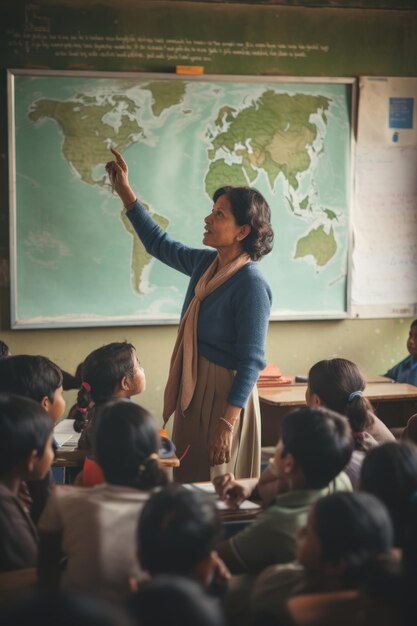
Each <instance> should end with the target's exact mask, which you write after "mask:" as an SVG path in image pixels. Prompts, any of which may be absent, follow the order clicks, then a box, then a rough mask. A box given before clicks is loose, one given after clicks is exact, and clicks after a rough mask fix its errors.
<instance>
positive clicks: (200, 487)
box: [186, 482, 260, 511]
mask: <svg viewBox="0 0 417 626" xmlns="http://www.w3.org/2000/svg"><path fill="white" fill-rule="evenodd" d="M186 487H188V489H196V490H197V491H203V492H204V493H206V494H208V495H212V496H216V490H215V489H214V485H213V483H209V482H207V483H191V484H189V485H186ZM215 504H216V508H217V509H218V510H219V511H231V510H235V509H232V508H231V507H230V506H228V504H227V502H224V500H220V499H219V498H218V497H217V496H216V500H215ZM259 508H260V505H259V504H256V502H251V501H250V500H244V501H243V502H242V503H241V504H240V505H239V510H240V511H255V510H256V509H259Z"/></svg>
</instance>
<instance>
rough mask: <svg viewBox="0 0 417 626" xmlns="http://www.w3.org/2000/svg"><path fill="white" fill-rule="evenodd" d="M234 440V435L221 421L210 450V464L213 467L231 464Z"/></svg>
mask: <svg viewBox="0 0 417 626" xmlns="http://www.w3.org/2000/svg"><path fill="white" fill-rule="evenodd" d="M232 440H233V434H232V433H231V432H230V430H228V428H227V427H226V426H224V425H223V424H222V422H220V421H219V423H218V425H217V428H216V432H215V433H214V437H213V440H212V441H211V443H210V445H209V450H208V454H209V463H210V465H211V466H212V467H213V466H214V465H222V464H223V463H229V461H230V458H231V454H232Z"/></svg>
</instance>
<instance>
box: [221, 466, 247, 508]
mask: <svg viewBox="0 0 417 626" xmlns="http://www.w3.org/2000/svg"><path fill="white" fill-rule="evenodd" d="M257 484H258V479H257V478H242V479H240V480H236V478H235V477H234V475H233V474H230V473H228V474H223V475H222V476H217V477H216V478H214V480H213V485H214V488H215V489H216V493H218V495H219V498H220V499H221V500H224V501H225V502H227V504H228V505H229V506H230V507H232V508H233V507H234V508H239V505H240V504H242V502H243V500H246V499H247V498H250V497H251V495H252V494H253V492H254V490H255V489H256V486H257Z"/></svg>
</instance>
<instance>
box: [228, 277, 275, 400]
mask: <svg viewBox="0 0 417 626" xmlns="http://www.w3.org/2000/svg"><path fill="white" fill-rule="evenodd" d="M259 278H261V276H260V275H259V276H258V280H254V281H251V284H250V286H249V285H248V289H245V290H244V291H243V292H239V294H237V297H236V318H235V323H236V331H237V335H236V358H237V367H236V376H235V378H234V381H233V384H232V388H231V390H230V393H229V397H228V402H229V403H230V404H233V405H235V406H241V407H243V406H245V404H246V402H247V399H248V397H249V395H250V393H251V391H252V389H253V387H254V385H255V383H256V381H257V380H258V377H259V372H260V371H261V370H263V369H264V367H265V366H266V362H265V343H266V335H267V332H268V321H269V313H270V309H271V300H272V297H271V291H270V288H269V285H268V284H267V283H266V282H265V281H264V280H262V279H261V280H259Z"/></svg>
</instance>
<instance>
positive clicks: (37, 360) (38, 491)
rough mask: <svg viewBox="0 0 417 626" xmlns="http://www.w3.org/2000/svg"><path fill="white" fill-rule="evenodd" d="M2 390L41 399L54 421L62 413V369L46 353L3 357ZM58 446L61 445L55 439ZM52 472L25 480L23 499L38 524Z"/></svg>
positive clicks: (42, 404)
mask: <svg viewBox="0 0 417 626" xmlns="http://www.w3.org/2000/svg"><path fill="white" fill-rule="evenodd" d="M0 392H7V393H15V394H18V395H20V396H24V397H26V398H31V399H32V400H35V401H36V402H38V403H39V404H40V405H41V407H42V408H43V409H44V410H45V411H46V412H47V413H49V415H50V416H51V418H52V420H53V422H54V424H55V423H56V422H57V421H58V420H59V419H60V418H61V417H62V415H63V414H64V410H65V400H64V397H63V395H62V392H63V388H62V372H61V370H60V369H59V367H58V366H57V365H55V363H53V362H52V361H50V360H49V359H48V358H47V357H45V356H32V355H29V354H19V355H17V356H10V357H8V358H7V359H1V360H0ZM52 445H53V448H54V450H56V449H57V447H58V445H57V443H56V442H55V440H53V442H52ZM52 482H53V480H52V473H51V472H48V473H47V474H46V476H45V478H44V480H43V481H34V482H32V481H29V482H27V483H22V493H21V497H22V499H26V504H27V507H28V508H29V509H30V515H31V517H32V519H33V521H34V522H35V524H37V522H38V520H39V517H40V515H41V513H42V511H43V507H44V506H45V503H46V499H47V497H48V492H49V487H50V485H51V484H52Z"/></svg>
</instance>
